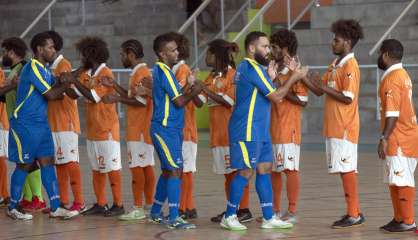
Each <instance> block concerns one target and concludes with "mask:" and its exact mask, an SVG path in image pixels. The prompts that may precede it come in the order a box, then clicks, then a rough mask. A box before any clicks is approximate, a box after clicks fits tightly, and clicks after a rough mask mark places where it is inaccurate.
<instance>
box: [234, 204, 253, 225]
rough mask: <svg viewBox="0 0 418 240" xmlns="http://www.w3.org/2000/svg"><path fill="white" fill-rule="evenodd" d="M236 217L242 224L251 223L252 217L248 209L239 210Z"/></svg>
mask: <svg viewBox="0 0 418 240" xmlns="http://www.w3.org/2000/svg"><path fill="white" fill-rule="evenodd" d="M237 217H238V221H240V222H242V223H245V222H251V221H252V220H253V215H252V214H251V212H250V209H248V208H243V209H239V210H238V211H237Z"/></svg>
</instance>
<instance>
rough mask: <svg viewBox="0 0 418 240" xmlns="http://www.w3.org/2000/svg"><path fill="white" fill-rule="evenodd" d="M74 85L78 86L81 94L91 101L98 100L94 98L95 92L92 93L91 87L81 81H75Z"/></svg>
mask: <svg viewBox="0 0 418 240" xmlns="http://www.w3.org/2000/svg"><path fill="white" fill-rule="evenodd" d="M74 85H75V87H76V88H77V90H78V91H79V92H80V93H81V95H83V96H84V97H85V98H87V99H88V100H89V101H92V102H96V100H95V99H94V97H93V94H92V93H91V90H90V89H89V88H87V87H85V86H84V85H83V84H81V82H79V81H74Z"/></svg>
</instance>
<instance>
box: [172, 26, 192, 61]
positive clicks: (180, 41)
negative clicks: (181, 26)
mask: <svg viewBox="0 0 418 240" xmlns="http://www.w3.org/2000/svg"><path fill="white" fill-rule="evenodd" d="M170 34H171V35H172V37H173V39H174V41H176V43H177V50H178V51H179V59H181V60H186V59H188V58H189V57H190V42H189V39H187V37H186V36H184V35H183V34H180V33H177V32H171V33H170Z"/></svg>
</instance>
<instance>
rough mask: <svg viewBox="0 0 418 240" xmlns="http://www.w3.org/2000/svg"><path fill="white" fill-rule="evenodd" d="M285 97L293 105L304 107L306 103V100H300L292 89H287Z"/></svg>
mask: <svg viewBox="0 0 418 240" xmlns="http://www.w3.org/2000/svg"><path fill="white" fill-rule="evenodd" d="M285 98H286V99H287V100H289V101H290V102H291V103H293V104H295V105H299V106H302V107H305V106H306V105H307V102H304V101H301V100H300V98H299V97H298V96H297V95H296V94H294V93H293V92H292V91H289V92H288V93H287V95H286V97H285Z"/></svg>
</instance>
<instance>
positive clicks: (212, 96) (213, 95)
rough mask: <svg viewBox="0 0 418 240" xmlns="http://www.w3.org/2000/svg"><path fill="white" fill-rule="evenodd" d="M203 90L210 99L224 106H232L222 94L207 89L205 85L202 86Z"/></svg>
mask: <svg viewBox="0 0 418 240" xmlns="http://www.w3.org/2000/svg"><path fill="white" fill-rule="evenodd" d="M203 91H204V92H205V93H206V94H207V95H208V97H209V98H210V99H212V100H213V101H215V102H216V103H218V104H221V105H223V106H225V107H232V106H231V104H230V103H228V102H227V101H226V100H225V99H224V98H223V97H222V96H220V95H218V94H216V93H214V92H212V91H211V90H209V89H208V88H207V87H204V88H203Z"/></svg>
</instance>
